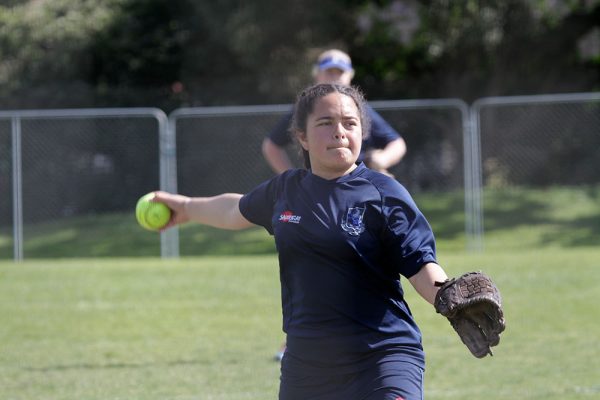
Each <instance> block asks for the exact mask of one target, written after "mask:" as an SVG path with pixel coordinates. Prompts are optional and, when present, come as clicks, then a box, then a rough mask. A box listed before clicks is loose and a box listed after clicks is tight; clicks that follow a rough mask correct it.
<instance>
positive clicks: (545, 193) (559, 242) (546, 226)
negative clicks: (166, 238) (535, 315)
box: [0, 186, 600, 259]
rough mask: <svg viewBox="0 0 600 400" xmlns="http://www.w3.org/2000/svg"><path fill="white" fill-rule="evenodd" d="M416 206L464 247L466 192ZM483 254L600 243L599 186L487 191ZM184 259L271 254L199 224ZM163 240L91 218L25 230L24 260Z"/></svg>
mask: <svg viewBox="0 0 600 400" xmlns="http://www.w3.org/2000/svg"><path fill="white" fill-rule="evenodd" d="M415 200H416V201H417V204H419V207H420V208H421V210H423V212H424V214H425V215H426V217H427V219H428V220H429V221H430V223H431V225H432V227H433V230H434V232H435V234H436V238H437V240H438V248H439V249H440V250H443V251H453V252H454V251H462V250H464V249H465V248H466V239H465V222H464V221H465V218H464V196H463V194H462V192H450V193H422V194H417V195H415ZM483 205H484V228H485V241H484V243H485V248H486V249H493V250H503V249H509V248H511V249H512V248H516V249H528V248H538V247H540V246H542V247H555V248H573V247H586V246H594V245H598V244H599V243H600V186H596V187H577V188H560V187H556V188H549V189H544V190H542V189H524V188H513V189H504V190H485V192H484V197H483ZM11 237H12V231H11V230H10V229H7V228H6V227H4V228H2V229H0V259H2V258H4V259H11V258H12V257H13V250H12V240H11ZM180 252H181V254H182V255H184V256H199V255H229V254H238V255H239V254H254V255H260V254H273V253H274V252H275V246H274V243H273V240H272V238H271V237H270V236H269V235H268V234H267V232H266V231H265V230H264V229H262V228H255V229H249V230H245V231H238V232H231V231H223V230H218V229H213V228H208V227H202V226H198V225H187V226H184V227H182V228H181V232H180ZM159 254H160V241H159V235H158V234H156V233H153V232H148V231H145V230H143V229H141V228H140V227H139V226H138V225H137V223H136V222H135V217H134V213H133V209H132V211H131V212H130V213H122V214H108V215H90V216H85V217H77V218H65V219H61V220H56V221H51V222H46V223H40V224H29V225H25V227H24V256H25V258H54V257H61V258H63V257H74V258H77V257H154V256H158V255H159Z"/></svg>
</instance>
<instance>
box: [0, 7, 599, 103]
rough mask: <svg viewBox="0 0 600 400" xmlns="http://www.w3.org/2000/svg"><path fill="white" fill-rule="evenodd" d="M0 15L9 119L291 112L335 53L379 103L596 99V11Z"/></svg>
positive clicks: (87, 10) (2, 97) (28, 11)
mask: <svg viewBox="0 0 600 400" xmlns="http://www.w3.org/2000/svg"><path fill="white" fill-rule="evenodd" d="M0 4H1V5H0V105H1V106H2V107H3V108H48V107H84V106H157V107H162V108H164V109H166V110H169V109H172V108H175V107H179V106H184V105H192V106H193V105H217V104H250V103H272V102H290V101H291V100H292V99H293V96H294V94H295V93H296V92H297V91H298V89H300V88H301V87H303V86H304V85H306V84H308V83H309V82H310V80H311V77H310V66H311V62H312V60H314V58H315V56H316V55H317V54H318V53H319V52H320V51H321V50H323V49H325V48H329V47H339V48H342V49H345V50H347V51H348V52H349V53H350V54H351V55H352V57H353V60H354V62H355V66H356V70H357V75H356V79H355V83H357V84H359V85H360V86H361V87H363V89H365V91H366V92H367V93H368V96H369V98H371V99H374V98H394V99H397V98H423V97H459V98H463V99H465V100H469V101H470V100H473V99H475V98H477V97H482V96H489V95H509V94H510V95H513V94H531V93H549V92H567V91H592V90H599V75H600V48H599V47H600V45H599V44H598V43H599V42H600V1H599V0H587V1H568V0H563V1H550V0H536V1H526V0H507V1H504V2H497V1H493V0H478V1H475V0H461V1H449V0H426V1H419V2H417V1H416V0H387V1H386V0H380V1H365V0H343V1H340V0H338V1H336V0H289V1H286V2H278V1H274V0H256V1H252V2H244V1H240V0H215V1H207V0H203V1H193V0H29V1H18V0H12V1H3V2H2V3H0Z"/></svg>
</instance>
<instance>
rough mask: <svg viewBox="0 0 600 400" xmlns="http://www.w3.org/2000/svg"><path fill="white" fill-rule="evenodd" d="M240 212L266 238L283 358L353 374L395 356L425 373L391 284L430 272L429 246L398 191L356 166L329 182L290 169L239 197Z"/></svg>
mask: <svg viewBox="0 0 600 400" xmlns="http://www.w3.org/2000/svg"><path fill="white" fill-rule="evenodd" d="M240 211H241V212H242V214H243V215H244V217H245V218H246V219H248V220H249V221H251V222H252V223H254V224H257V225H261V226H263V227H265V229H267V231H268V232H269V233H271V234H273V235H274V236H275V242H276V245H277V251H278V253H279V265H280V278H281V290H282V309H283V330H284V331H285V332H286V333H287V335H288V349H289V350H293V349H294V348H296V349H298V351H299V352H300V349H301V353H302V354H301V355H299V356H300V357H303V358H305V359H307V360H308V361H310V362H312V363H319V362H321V361H322V362H323V363H325V364H327V365H330V363H331V362H332V360H335V364H338V365H343V366H346V367H348V366H349V368H353V367H352V366H353V365H354V366H356V365H358V364H357V363H356V360H357V359H361V358H362V357H364V355H365V354H368V353H369V352H371V351H377V350H385V349H386V348H389V347H394V348H397V347H402V348H405V349H407V352H408V353H409V354H410V356H411V357H413V358H414V362H415V363H417V364H421V365H422V364H424V356H423V351H422V346H421V333H420V331H419V328H418V327H417V325H416V323H415V321H414V319H413V317H412V315H411V312H410V309H409V307H408V305H407V303H406V302H405V300H404V291H403V289H402V285H401V283H400V275H403V276H404V277H406V278H409V277H411V276H413V275H414V274H416V273H417V272H418V271H419V270H420V269H421V267H422V266H423V265H424V264H426V263H428V262H435V240H434V237H433V233H432V231H431V228H430V226H429V224H428V222H427V220H426V219H425V217H424V216H423V214H422V213H421V212H420V211H419V210H418V208H417V206H416V204H415V203H414V201H413V200H412V198H411V196H410V194H409V193H408V192H407V191H406V189H405V188H404V187H403V186H402V185H401V184H400V183H398V182H397V181H396V180H394V179H392V178H389V177H387V176H385V175H383V174H379V173H377V172H374V171H372V170H370V169H368V168H366V167H365V166H364V164H360V165H359V166H358V167H357V168H356V169H355V170H354V171H352V173H350V174H349V175H345V176H342V177H340V178H338V179H334V180H325V179H322V178H320V177H318V176H316V175H313V174H312V173H311V172H310V170H303V169H293V170H289V171H286V172H284V173H283V174H281V175H277V176H275V177H274V178H272V179H271V180H269V181H266V182H264V183H263V184H261V185H259V186H258V187H257V188H255V189H254V190H252V191H251V192H250V193H248V194H246V195H245V196H243V197H242V199H241V200H240Z"/></svg>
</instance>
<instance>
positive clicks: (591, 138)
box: [0, 93, 600, 259]
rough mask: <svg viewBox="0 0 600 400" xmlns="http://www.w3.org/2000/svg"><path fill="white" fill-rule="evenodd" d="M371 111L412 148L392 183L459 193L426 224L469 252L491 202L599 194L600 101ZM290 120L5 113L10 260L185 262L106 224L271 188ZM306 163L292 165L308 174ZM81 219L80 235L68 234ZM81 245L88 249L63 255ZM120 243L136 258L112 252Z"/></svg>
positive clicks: (3, 208) (440, 103) (224, 112)
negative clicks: (275, 156) (170, 197)
mask: <svg viewBox="0 0 600 400" xmlns="http://www.w3.org/2000/svg"><path fill="white" fill-rule="evenodd" d="M371 105H372V106H373V107H374V108H375V109H376V110H377V111H378V112H379V113H380V114H381V115H382V116H383V117H384V119H386V120H387V121H388V122H389V123H390V124H391V125H392V126H393V127H394V128H396V129H397V130H398V131H399V132H400V133H401V134H402V136H403V137H404V138H405V140H406V142H407V144H408V153H407V155H406V156H405V158H404V160H403V161H402V162H401V163H400V164H399V165H398V166H396V167H394V168H393V169H392V172H393V174H394V175H395V176H396V178H397V179H398V180H399V181H400V182H402V183H403V184H404V185H405V186H406V187H407V188H408V189H409V191H410V192H411V193H413V195H415V197H423V198H425V199H426V200H427V196H429V198H430V199H431V198H436V197H435V194H436V193H440V192H443V193H445V194H450V196H445V198H446V199H447V198H448V197H451V198H453V199H455V201H454V203H453V205H451V207H454V208H458V209H459V212H458V213H457V212H449V210H448V205H447V204H444V207H437V208H436V206H435V204H434V206H433V207H431V209H430V210H426V211H427V215H428V217H430V219H431V220H432V221H433V222H435V224H437V225H438V227H442V228H441V229H440V228H438V227H434V228H437V229H436V233H438V234H439V235H440V236H444V235H446V236H456V235H459V234H463V233H466V235H465V236H466V240H467V243H466V244H467V246H468V247H469V248H471V249H479V248H481V246H482V240H483V205H482V198H484V197H485V195H486V193H487V192H488V191H493V190H506V189H507V188H513V187H518V186H527V187H530V188H536V187H537V188H545V187H550V186H553V185H555V186H557V185H560V186H573V185H594V184H597V183H598V181H599V179H598V173H597V171H599V170H600V93H589V94H573V95H547V96H521V97H503V98H486V99H480V100H478V101H477V102H475V103H474V104H473V106H472V107H471V108H470V109H469V108H468V107H467V106H466V104H465V103H464V102H462V101H460V100H454V99H439V100H406V101H382V102H372V103H371ZM289 109H290V105H274V106H249V107H207V108H183V109H178V110H175V111H174V112H173V113H172V114H171V115H170V116H169V118H168V119H167V117H166V115H165V114H164V113H163V112H162V111H160V110H157V109H85V110H45V111H42V110H29V111H13V112H8V111H7V112H0V194H1V202H0V258H10V257H14V258H15V259H21V258H24V257H25V258H26V257H27V253H28V251H30V250H31V249H35V250H36V254H43V255H44V256H47V257H53V256H56V255H60V256H68V257H75V256H80V255H85V256H95V255H97V256H107V255H110V254H112V253H117V254H120V255H131V256H135V255H137V249H138V247H139V248H147V247H148V244H150V245H151V246H152V247H154V248H155V249H156V251H155V253H153V254H155V255H159V254H161V255H162V256H164V257H176V256H178V255H179V245H180V243H179V232H178V230H177V229H172V230H169V231H167V233H164V234H162V235H161V240H159V239H158V236H156V235H136V237H137V236H139V237H140V238H143V241H144V243H143V245H140V246H136V245H135V243H134V242H135V241H134V242H132V240H131V236H132V231H128V230H126V229H125V230H124V231H122V232H121V231H118V230H114V229H113V230H111V232H112V233H111V235H114V236H113V237H111V238H110V240H103V238H102V237H98V235H100V232H106V229H103V227H102V226H99V224H111V221H113V222H114V221H116V220H118V219H122V218H128V219H130V222H131V229H139V228H138V227H137V226H136V225H135V221H134V220H133V216H132V212H131V210H132V207H133V205H134V204H135V201H136V200H137V198H138V197H139V196H140V195H141V194H143V193H146V192H148V191H150V190H153V189H156V188H157V187H160V188H163V189H166V190H170V191H178V192H180V193H184V194H187V195H195V196H210V195H214V194H218V193H222V192H228V191H232V192H241V193H243V192H246V191H248V190H249V189H251V188H252V187H254V186H255V185H257V184H258V183H260V182H262V181H264V180H265V179H268V178H269V177H271V176H273V172H272V171H271V170H270V168H269V166H268V165H267V163H266V162H265V160H264V158H263V156H262V153H261V143H262V140H263V138H264V137H265V135H266V134H267V132H269V130H270V129H272V128H273V126H274V125H275V124H276V123H277V121H278V120H279V118H281V116H282V115H284V114H285V113H287V112H288V111H289ZM296 151H297V150H296V149H293V148H292V149H289V152H290V156H291V157H292V159H294V160H295V161H296V162H297V163H298V165H301V164H300V158H299V157H298V156H297V153H296ZM432 194H433V196H431V195H432ZM418 200H420V199H418ZM420 204H421V203H420ZM430 204H432V203H430ZM425 207H427V202H425ZM488 211H489V210H488ZM98 215H102V216H103V218H97V216H98ZM520 215H521V214H520ZM71 217H77V218H76V221H77V222H76V224H68V225H67V224H64V223H63V222H64V221H65V220H66V219H68V218H71ZM486 218H487V219H488V222H489V219H490V216H489V215H487V216H486ZM493 218H495V217H494V216H493V215H492V217H491V219H492V220H493ZM498 219H499V220H501V221H502V222H503V223H506V222H507V220H508V218H506V215H504V216H500V217H498ZM529 222H530V221H520V223H525V224H526V223H529ZM115 225H118V226H122V225H121V224H115ZM488 226H489V225H488ZM488 226H486V228H488ZM119 235H122V236H123V238H124V240H119V239H118V237H119ZM74 236H77V237H78V241H77V243H79V246H85V247H86V248H85V249H82V248H78V247H77V246H71V247H68V248H66V249H65V248H64V246H63V248H61V247H60V246H54V244H55V243H65V242H66V243H68V242H69V238H70V237H74ZM82 237H83V240H82ZM86 238H87V240H86ZM115 238H117V239H116V240H115ZM148 242H150V243H148ZM159 242H160V246H159ZM82 243H83V244H82ZM119 244H122V245H123V246H127V248H126V249H115V248H111V246H115V245H119ZM59 253H60V254H59ZM145 255H148V254H145ZM184 255H191V254H189V252H184Z"/></svg>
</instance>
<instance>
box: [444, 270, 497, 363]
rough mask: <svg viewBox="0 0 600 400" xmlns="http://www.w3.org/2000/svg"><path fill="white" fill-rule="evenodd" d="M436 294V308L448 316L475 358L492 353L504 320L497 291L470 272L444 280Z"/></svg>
mask: <svg viewBox="0 0 600 400" xmlns="http://www.w3.org/2000/svg"><path fill="white" fill-rule="evenodd" d="M436 285H437V286H440V289H439V291H438V292H437V295H436V297H435V302H434V307H435V310H436V311H437V312H438V313H440V314H442V315H443V316H445V317H446V318H448V320H449V321H450V324H451V325H452V327H453V328H454V330H455V331H456V332H457V333H458V336H460V338H461V340H462V341H463V343H464V344H465V345H466V346H467V347H468V349H469V350H470V351H471V353H473V355H474V356H475V357H477V358H483V357H485V356H486V355H488V354H489V355H493V354H492V350H491V347H492V346H496V345H497V344H498V343H499V342H500V333H501V332H502V331H504V328H505V326H506V325H505V321H504V313H503V311H502V299H501V297H500V291H499V290H498V288H497V287H496V285H494V282H492V280H491V279H490V278H489V277H487V276H486V275H484V274H482V273H481V272H469V273H466V274H464V275H462V276H460V277H458V278H453V279H450V280H447V281H445V282H436Z"/></svg>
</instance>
